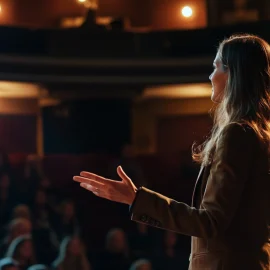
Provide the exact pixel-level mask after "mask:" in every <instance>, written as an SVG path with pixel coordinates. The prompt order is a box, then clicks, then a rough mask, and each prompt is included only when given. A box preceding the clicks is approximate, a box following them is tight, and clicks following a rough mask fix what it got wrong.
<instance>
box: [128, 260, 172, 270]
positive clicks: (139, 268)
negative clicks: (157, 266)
mask: <svg viewBox="0 0 270 270" xmlns="http://www.w3.org/2000/svg"><path fill="white" fill-rule="evenodd" d="M129 270H152V265H151V262H150V261H148V260H145V259H140V260H137V261H135V262H133V263H132V265H131V266H130V268H129ZM168 270H169V269H168Z"/></svg>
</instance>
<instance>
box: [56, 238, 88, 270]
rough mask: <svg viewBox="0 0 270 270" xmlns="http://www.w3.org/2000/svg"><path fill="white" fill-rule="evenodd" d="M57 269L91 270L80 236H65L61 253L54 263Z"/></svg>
mask: <svg viewBox="0 0 270 270" xmlns="http://www.w3.org/2000/svg"><path fill="white" fill-rule="evenodd" d="M52 268H53V269H55V270H73V269H80V270H91V266H90V263H89V262H88V260H87V257H86V255H85V252H84V249H83V245H82V243H81V240H80V239H79V238H78V237H69V236H67V237H65V238H64V239H63V241H62V242H61V245H60V250H59V255H58V257H57V259H56V260H55V261H54V262H53V263H52Z"/></svg>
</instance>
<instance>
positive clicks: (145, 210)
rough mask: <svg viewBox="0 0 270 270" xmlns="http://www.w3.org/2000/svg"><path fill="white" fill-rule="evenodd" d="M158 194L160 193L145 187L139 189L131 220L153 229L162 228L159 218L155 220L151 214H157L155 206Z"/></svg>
mask: <svg viewBox="0 0 270 270" xmlns="http://www.w3.org/2000/svg"><path fill="white" fill-rule="evenodd" d="M157 194H158V193H156V192H154V191H152V190H150V189H147V188H145V187H141V188H139V189H138V191H137V193H136V197H135V199H134V202H133V203H132V205H131V207H130V216H131V220H133V221H136V222H140V223H145V224H147V225H150V226H153V227H158V228H161V227H162V223H161V221H160V220H158V219H157V217H155V218H154V217H152V216H151V213H153V212H154V213H156V209H155V205H156V200H157ZM159 195H160V194H159ZM160 196H162V195H160ZM162 197H164V196H162ZM164 198H165V197H164Z"/></svg>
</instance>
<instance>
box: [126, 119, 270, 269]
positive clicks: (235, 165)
mask: <svg viewBox="0 0 270 270" xmlns="http://www.w3.org/2000/svg"><path fill="white" fill-rule="evenodd" d="M268 158H269V157H268V151H267V149H266V147H263V146H262V144H261V143H260V141H259V139H258V138H257V136H256V134H255V132H254V131H253V130H252V129H251V128H248V127H243V126H240V125H238V124H230V125H229V126H228V127H227V128H226V129H225V131H224V135H223V137H222V139H221V141H220V143H219V144H218V146H217V151H216V154H215V156H214V159H213V162H212V164H211V165H209V166H206V167H201V171H200V173H199V176H198V178H197V182H196V185H195V189H194V193H193V199H192V206H191V207H190V206H188V205H186V204H184V203H181V202H176V201H175V200H172V199H170V198H168V197H165V196H163V195H161V194H159V193H156V192H153V191H151V190H149V189H146V188H144V187H142V188H140V189H139V190H138V192H137V194H136V198H135V200H134V202H133V204H132V206H131V209H130V211H131V219H132V220H134V221H137V222H143V223H146V224H149V225H151V226H154V227H159V228H162V229H166V230H171V231H175V232H178V233H181V234H185V235H189V236H192V248H191V257H190V267H189V269H190V270H269V269H270V174H269V164H268V162H269V160H268ZM179 188H181V187H179Z"/></svg>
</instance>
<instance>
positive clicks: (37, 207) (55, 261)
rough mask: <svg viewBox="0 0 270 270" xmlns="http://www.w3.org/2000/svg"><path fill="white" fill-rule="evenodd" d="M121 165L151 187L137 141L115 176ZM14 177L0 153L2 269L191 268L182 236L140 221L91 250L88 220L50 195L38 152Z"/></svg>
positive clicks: (123, 155) (67, 200)
mask: <svg viewBox="0 0 270 270" xmlns="http://www.w3.org/2000/svg"><path fill="white" fill-rule="evenodd" d="M120 163H121V164H122V166H123V167H124V169H125V170H126V171H127V172H128V174H129V175H131V177H132V178H133V179H134V180H135V182H136V183H137V185H138V186H139V185H147V183H146V179H145V177H144V174H143V172H142V169H141V167H140V164H139V162H138V161H137V159H136V154H135V152H134V149H133V146H132V145H128V144H127V145H124V147H123V149H122V153H121V156H120V157H119V158H118V159H117V160H115V161H114V162H113V163H112V164H111V165H112V166H110V173H111V175H112V176H111V177H113V178H115V179H117V176H116V175H115V174H114V173H115V168H116V167H117V165H119V164H120ZM183 173H184V174H185V176H186V177H189V175H190V170H186V171H185V167H184V169H183ZM113 174H114V175H113ZM10 175H12V169H11V167H10V165H9V161H8V159H7V158H6V155H5V154H4V153H2V152H1V151H0V270H73V269H74V270H76V269H78V270H79V269H80V270H112V269H113V270H114V269H117V270H165V269H166V270H174V269H180V267H181V269H183V270H185V269H188V258H187V254H186V253H185V252H184V250H183V249H181V248H178V245H177V239H181V243H183V241H184V240H182V238H181V237H178V236H177V235H176V234H174V233H172V232H165V233H163V231H161V230H157V229H155V228H152V227H149V226H147V225H145V224H141V223H130V227H129V229H127V230H122V229H119V228H112V229H110V230H109V231H108V232H107V235H106V243H105V245H104V247H103V248H102V249H101V250H100V249H99V248H95V246H92V245H91V252H90V251H89V248H86V246H87V247H88V245H89V243H88V242H86V243H85V244H87V245H86V246H85V245H84V243H83V242H82V240H81V239H82V238H81V237H82V235H84V232H83V231H82V230H83V226H81V225H83V224H81V222H80V219H79V218H78V217H77V214H76V213H77V209H76V205H75V204H74V201H73V200H72V199H71V198H64V200H61V199H62V196H61V199H59V198H58V200H50V199H49V196H50V192H51V189H50V188H51V184H50V181H49V180H48V178H47V177H46V176H45V173H44V171H43V168H42V166H41V160H40V158H39V157H38V156H35V155H31V156H28V157H27V160H26V163H25V166H24V170H23V174H22V175H21V176H18V177H21V178H20V179H17V181H14V182H13V181H11V178H10ZM19 182H20V184H18V183H19ZM11 184H12V185H11ZM14 191H15V192H14ZM15 198H16V200H15ZM127 211H128V210H127ZM84 229H85V228H84ZM85 230H86V229H85ZM92 234H95V232H94V231H93V232H92ZM160 235H163V236H162V238H160V237H159V236H160ZM101 237H102V235H101ZM100 239H102V238H100ZM184 244H186V243H184Z"/></svg>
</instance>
